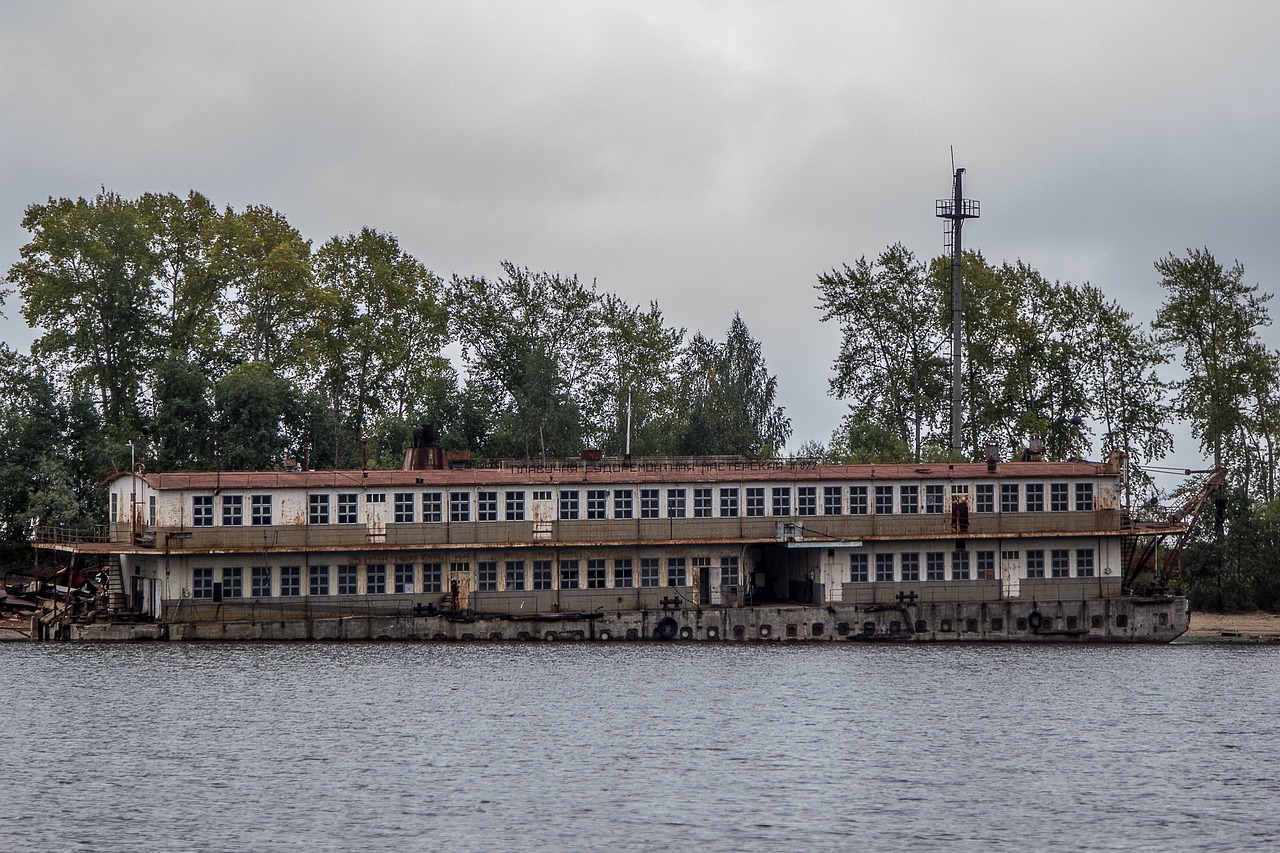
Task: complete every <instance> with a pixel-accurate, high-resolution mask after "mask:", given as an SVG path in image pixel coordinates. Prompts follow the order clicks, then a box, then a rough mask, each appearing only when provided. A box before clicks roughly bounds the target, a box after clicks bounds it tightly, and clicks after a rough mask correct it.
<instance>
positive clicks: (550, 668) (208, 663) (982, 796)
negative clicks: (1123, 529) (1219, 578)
mask: <svg viewBox="0 0 1280 853" xmlns="http://www.w3.org/2000/svg"><path fill="white" fill-rule="evenodd" d="M1278 699H1280V647H1275V646H1269V647H1268V646H1230V645H1217V644H1204V645H1193V644H1187V645H1172V646H1154V647H1120V646H1115V647H1096V648H1083V647H1074V646H1062V647H1029V646H1028V647H1018V646H1013V647H1003V646H945V645H936V646H863V645H853V644H850V645H835V644H831V645H827V644H822V645H812V646H796V645H790V646H782V645H772V646H760V645H717V646H706V645H703V646H695V645H685V644H670V645H660V644H641V643H613V644H608V645H606V644H599V643H597V644H590V645H588V644H523V645H506V644H472V645H454V644H425V643H424V644H412V643H404V644H354V643H352V644H303V643H299V644H279V645H276V644H256V645H238V644H236V645H233V644H225V645H224V644H202V645H184V644H155V645H129V646H110V645H51V644H43V645H37V644H20V645H19V644H5V646H4V647H0V713H2V714H3V721H4V732H5V741H6V742H7V748H6V749H5V751H4V756H5V758H4V768H5V769H4V772H3V774H2V775H0V780H2V781H0V785H2V786H3V787H4V788H5V789H7V794H6V796H5V798H4V803H5V805H6V807H7V808H6V813H7V819H5V820H4V821H3V826H4V829H3V832H0V838H3V840H0V847H3V849H5V850H22V851H25V850H252V851H270V850H308V851H311V850H432V851H434V850H440V851H453V850H485V851H504V850H513V851H517V850H518V851H525V850H665V849H684V850H698V849H702V850H713V851H719V850H725V851H739V850H744V851H754V850H760V851H765V850H769V851H790V850H805V851H809V850H895V851H896V850H936V849H938V848H940V847H947V848H948V849H953V850H983V851H986V850H1009V851H1026V850H1054V851H1061V850H1161V851H1168V850H1213V851H1222V850H1258V849H1267V848H1272V849H1280V714H1278V713H1277V709H1280V702H1278V701H1277V700H1278Z"/></svg>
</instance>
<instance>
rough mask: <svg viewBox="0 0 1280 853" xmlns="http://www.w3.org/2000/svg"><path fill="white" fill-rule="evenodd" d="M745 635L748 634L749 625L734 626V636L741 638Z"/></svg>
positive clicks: (737, 638)
mask: <svg viewBox="0 0 1280 853" xmlns="http://www.w3.org/2000/svg"><path fill="white" fill-rule="evenodd" d="M745 636H747V626H745V625H734V626H733V638H734V639H735V640H741V639H742V638H743V637H745Z"/></svg>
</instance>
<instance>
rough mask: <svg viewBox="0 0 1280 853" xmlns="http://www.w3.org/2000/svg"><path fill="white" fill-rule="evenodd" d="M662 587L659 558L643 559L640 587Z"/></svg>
mask: <svg viewBox="0 0 1280 853" xmlns="http://www.w3.org/2000/svg"><path fill="white" fill-rule="evenodd" d="M661 585H662V578H661V561H660V560H659V559H658V558H657V557H641V558H640V586H642V587H656V586H661Z"/></svg>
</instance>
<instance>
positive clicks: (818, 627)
mask: <svg viewBox="0 0 1280 853" xmlns="http://www.w3.org/2000/svg"><path fill="white" fill-rule="evenodd" d="M809 630H811V631H812V632H813V636H815V637H821V636H822V632H823V631H825V630H827V626H826V625H823V624H822V623H821V622H814V623H813V625H812V627H811V628H810V629H809Z"/></svg>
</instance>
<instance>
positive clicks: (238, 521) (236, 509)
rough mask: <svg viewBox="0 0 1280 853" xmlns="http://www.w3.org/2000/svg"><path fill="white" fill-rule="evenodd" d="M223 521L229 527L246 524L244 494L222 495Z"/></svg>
mask: <svg viewBox="0 0 1280 853" xmlns="http://www.w3.org/2000/svg"><path fill="white" fill-rule="evenodd" d="M222 523H223V524H224V525H226V526H227V527H239V526H240V525H242V524H244V496H243V495H223V496H222Z"/></svg>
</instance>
